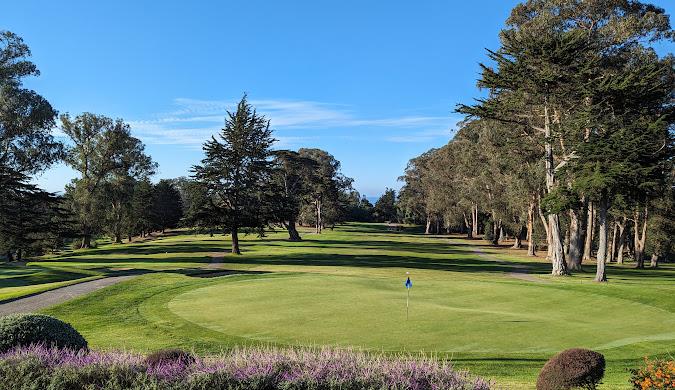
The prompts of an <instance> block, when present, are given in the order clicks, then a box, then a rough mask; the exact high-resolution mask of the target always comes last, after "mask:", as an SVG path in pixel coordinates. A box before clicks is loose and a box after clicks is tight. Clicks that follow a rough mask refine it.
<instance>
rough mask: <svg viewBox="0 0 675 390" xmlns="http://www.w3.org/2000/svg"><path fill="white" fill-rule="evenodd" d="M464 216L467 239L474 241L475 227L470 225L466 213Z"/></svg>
mask: <svg viewBox="0 0 675 390" xmlns="http://www.w3.org/2000/svg"><path fill="white" fill-rule="evenodd" d="M471 214H472V218H473V209H472V210H471ZM462 215H463V216H464V225H466V238H468V239H472V238H473V226H471V225H470V224H469V219H468V218H467V217H466V212H463V213H462Z"/></svg>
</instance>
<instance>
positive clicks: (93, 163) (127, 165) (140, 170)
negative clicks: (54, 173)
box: [61, 113, 156, 248]
mask: <svg viewBox="0 0 675 390" xmlns="http://www.w3.org/2000/svg"><path fill="white" fill-rule="evenodd" d="M61 124H62V126H61V128H62V130H63V132H64V133H65V134H66V135H67V136H68V137H69V138H70V140H71V142H72V146H70V147H69V148H68V151H67V155H66V163H67V164H68V165H70V166H71V167H72V168H73V169H75V170H76V171H78V172H79V173H80V177H79V178H77V179H74V180H73V182H72V183H71V185H70V186H69V192H70V195H71V196H70V197H71V199H72V204H73V207H74V210H73V211H74V212H75V213H76V215H77V219H78V221H79V223H80V231H81V233H80V234H81V236H82V243H81V245H80V247H82V248H88V247H89V246H90V245H91V237H92V235H93V233H94V231H95V230H94V229H95V227H96V226H97V224H98V223H99V222H100V219H99V216H98V215H97V213H96V211H97V210H95V206H96V204H97V203H98V204H99V205H100V204H101V202H102V203H103V204H107V203H108V202H107V201H106V200H105V199H103V198H104V195H105V194H102V193H101V190H102V188H103V187H104V184H106V183H108V184H110V183H109V181H110V180H111V178H115V177H117V178H118V179H119V183H120V184H121V183H123V182H126V181H125V180H126V179H121V178H132V179H137V178H143V177H145V176H148V175H151V174H152V173H154V169H155V167H156V165H155V163H154V162H153V161H152V159H151V158H150V157H149V156H147V155H146V154H145V150H144V145H143V143H142V142H141V141H140V140H139V139H137V138H134V137H132V136H131V132H130V127H129V125H128V124H126V123H124V122H123V121H122V120H121V119H118V120H116V121H113V120H112V119H110V118H107V117H105V116H101V115H95V114H91V113H84V114H81V115H79V116H77V117H76V118H74V119H71V117H70V116H69V115H68V114H65V115H62V116H61ZM126 199H128V197H127V198H126ZM120 210H121V209H120Z"/></svg>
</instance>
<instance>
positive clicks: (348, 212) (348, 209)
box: [341, 190, 374, 222]
mask: <svg viewBox="0 0 675 390" xmlns="http://www.w3.org/2000/svg"><path fill="white" fill-rule="evenodd" d="M341 198H344V200H343V201H342V203H344V205H345V220H347V221H353V222H372V221H373V213H374V210H373V204H372V203H370V201H369V200H368V198H366V196H365V195H364V196H361V194H359V192H358V191H356V190H354V191H345V192H343V193H342V196H341Z"/></svg>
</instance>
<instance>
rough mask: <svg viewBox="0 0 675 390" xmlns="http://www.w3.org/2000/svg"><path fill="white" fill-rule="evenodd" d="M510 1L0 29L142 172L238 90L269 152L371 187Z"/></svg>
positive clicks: (448, 101)
mask: <svg viewBox="0 0 675 390" xmlns="http://www.w3.org/2000/svg"><path fill="white" fill-rule="evenodd" d="M516 3H517V2H516V1H512V0H485V1H461V2H460V1H445V0H437V1H416V2H413V1H386V2H384V1H382V2H375V1H352V0H348V1H332V2H323V1H310V0H307V1H293V0H289V1H257V0H253V1H251V0H248V1H236V2H234V1H163V2H161V3H160V2H150V1H146V2H142V1H108V2H101V1H64V2H58V1H51V2H48V1H30V0H22V1H18V0H15V1H9V2H5V4H3V6H2V8H3V11H2V13H1V14H0V29H7V30H10V31H13V32H15V33H17V34H19V35H20V36H22V37H23V38H24V40H25V42H26V43H27V44H28V45H29V46H30V47H31V50H32V52H33V61H34V62H35V63H36V64H37V65H38V67H39V69H40V70H41V72H42V75H41V76H40V77H38V78H32V79H29V80H28V81H27V82H26V85H27V86H28V87H30V88H33V89H35V90H36V91H38V92H39V93H40V94H42V95H43V96H45V97H46V98H47V99H48V100H49V101H50V102H51V103H52V105H54V107H55V108H56V109H58V110H59V111H60V112H61V113H65V112H69V113H71V114H72V115H77V114H79V113H81V112H85V111H89V112H95V113H99V114H104V115H107V116H111V117H115V118H117V117H121V118H123V119H125V120H126V121H127V122H129V123H130V124H131V126H132V132H133V134H134V135H135V136H136V137H139V138H141V139H142V140H143V141H144V142H145V144H146V147H147V151H148V152H149V153H150V154H151V155H152V157H153V158H154V159H155V161H157V162H158V163H159V171H158V174H157V175H156V176H155V180H156V179H159V178H170V177H177V176H183V175H188V174H189V169H190V167H191V166H192V165H193V164H196V163H198V162H199V161H200V159H201V157H202V152H201V144H202V143H203V142H204V140H206V139H207V138H208V137H210V135H211V134H214V133H216V132H217V131H218V130H219V129H220V127H221V126H222V123H223V118H224V116H225V111H226V110H228V109H230V108H231V107H232V104H233V103H234V102H236V101H237V100H238V99H239V98H240V97H241V96H242V94H243V93H244V92H246V93H248V95H249V99H250V101H251V103H253V104H254V105H255V106H257V108H258V110H259V111H260V112H262V113H264V114H265V115H266V116H267V117H268V118H269V119H270V120H271V124H272V128H274V129H275V130H276V132H275V137H276V138H277V139H279V144H278V147H279V148H290V149H297V148H300V147H318V148H322V149H325V150H327V151H329V152H330V153H332V154H333V155H335V156H336V157H337V158H338V159H339V160H340V161H341V162H342V167H343V172H344V173H345V174H346V175H348V176H350V177H353V178H355V179H356V181H355V187H356V189H358V190H359V191H360V192H361V193H363V194H365V195H368V196H376V195H378V194H380V193H381V192H383V190H384V188H385V187H393V188H399V186H400V183H398V182H397V180H396V178H397V177H398V176H399V175H400V174H401V173H402V172H403V169H404V168H405V165H406V162H407V161H408V160H409V159H410V158H411V157H414V156H416V155H419V154H420V153H422V152H424V151H425V150H427V149H429V148H431V147H437V146H441V145H443V144H445V143H446V142H447V141H448V140H449V139H451V138H452V135H453V129H454V128H455V124H456V123H457V122H458V121H459V120H460V119H461V117H459V116H457V115H456V114H453V108H454V107H455V105H456V104H457V103H459V102H470V101H471V99H473V98H474V97H475V96H478V94H479V92H478V90H477V89H476V87H475V83H476V78H477V76H478V71H479V68H478V62H479V61H485V58H486V56H485V50H484V49H485V48H496V47H497V46H498V39H497V34H498V32H499V30H500V28H501V27H502V26H503V22H504V20H505V19H506V17H507V16H508V13H509V11H510V9H511V8H512V7H513V6H514V5H515V4H516ZM654 3H655V4H657V5H660V6H662V7H665V8H666V9H667V10H668V11H669V12H673V10H674V9H675V1H673V0H669V1H665V0H661V1H655V2H654ZM160 4H161V6H160ZM669 50H670V51H672V46H670V47H669ZM56 132H57V133H58V130H56ZM72 177H74V173H73V172H72V171H70V169H68V168H67V167H63V166H57V167H55V168H53V169H51V170H49V171H47V172H46V173H44V174H43V175H41V177H39V178H38V179H37V180H38V182H39V183H40V184H41V185H42V186H43V187H45V188H46V189H48V190H50V191H60V190H62V189H63V186H64V185H65V184H66V183H67V182H68V181H69V180H70V179H71V178H72Z"/></svg>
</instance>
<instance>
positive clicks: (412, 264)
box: [44, 224, 675, 389]
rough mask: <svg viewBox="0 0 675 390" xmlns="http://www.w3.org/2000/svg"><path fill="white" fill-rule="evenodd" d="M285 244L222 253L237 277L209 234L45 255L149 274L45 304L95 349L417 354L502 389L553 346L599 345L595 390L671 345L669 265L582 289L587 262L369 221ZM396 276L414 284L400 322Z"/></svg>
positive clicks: (616, 275)
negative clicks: (214, 269) (577, 267)
mask: <svg viewBox="0 0 675 390" xmlns="http://www.w3.org/2000/svg"><path fill="white" fill-rule="evenodd" d="M284 238H285V236H284V235H283V234H281V233H276V234H271V235H270V236H269V237H267V238H265V239H264V240H260V239H257V238H256V237H253V236H249V237H246V238H245V239H244V240H243V242H242V244H243V247H242V249H243V251H244V255H243V256H240V257H234V256H231V255H226V256H225V264H224V265H223V267H224V268H225V269H228V270H237V271H239V272H241V273H242V274H240V275H226V276H214V275H213V274H205V273H203V271H202V273H199V272H200V271H199V270H200V269H202V268H203V267H205V266H206V265H207V264H208V263H209V262H210V261H211V258H212V255H213V253H214V252H217V251H222V250H223V249H224V248H226V247H227V241H226V240H224V238H223V237H213V238H210V237H208V236H190V235H176V236H172V237H165V238H162V239H160V240H157V241H154V242H148V243H139V244H132V245H129V246H116V247H115V246H110V247H102V248H99V249H96V250H92V251H84V252H78V253H76V254H75V255H73V256H61V257H58V258H50V259H48V261H47V262H45V263H44V265H46V266H53V267H59V268H60V269H67V268H68V267H72V268H73V269H78V270H81V269H86V270H90V271H92V270H93V271H96V272H111V270H113V269H124V268H136V269H141V270H147V271H164V272H153V273H149V274H147V275H143V276H140V277H138V278H136V279H134V280H132V281H129V282H126V283H121V284H119V285H116V286H113V287H110V288H107V289H104V290H101V291H98V292H96V293H93V294H90V295H88V296H85V297H83V298H80V299H77V300H74V301H71V302H69V303H66V304H63V305H60V306H57V307H54V308H51V309H48V310H47V313H49V314H53V315H56V316H57V317H59V318H62V319H64V320H66V321H68V322H71V323H72V324H73V325H74V326H75V327H76V328H77V329H78V330H80V331H81V332H82V333H83V334H84V335H85V336H86V337H87V339H88V340H89V341H90V344H91V345H92V346H94V347H97V348H125V349H134V350H153V349H158V348H162V347H169V346H178V347H183V348H194V349H196V350H198V351H219V350H221V349H223V348H229V347H232V346H235V345H242V344H265V343H274V344H281V345H317V344H321V345H324V344H329V345H339V346H352V347H357V348H363V349H366V350H372V351H384V352H385V353H389V352H392V353H397V352H401V351H411V352H417V351H425V352H428V353H434V354H436V355H437V356H438V357H439V358H452V359H453V360H454V361H455V362H456V364H457V365H458V366H460V367H466V368H469V369H471V370H472V371H473V372H474V373H476V374H479V375H483V376H487V377H492V378H495V379H496V380H497V381H498V382H499V383H502V384H506V385H508V386H509V388H511V387H514V388H517V387H523V388H529V387H532V384H533V383H534V380H535V378H536V375H537V372H538V370H539V369H540V367H541V366H542V365H543V363H544V361H545V360H546V359H547V358H548V357H550V356H551V355H552V354H554V353H555V352H557V351H559V350H561V349H564V348H568V347H575V346H581V347H589V348H593V349H596V350H599V351H601V352H602V353H604V354H605V356H606V357H607V359H608V372H607V375H606V378H605V388H608V389H616V388H628V382H627V380H628V376H629V375H628V372H627V371H626V369H627V368H628V367H631V366H634V365H635V364H637V363H639V362H640V360H641V358H642V357H643V356H646V355H649V356H655V355H661V356H663V355H668V354H672V352H673V351H674V350H675V301H674V300H673V299H672V295H673V291H675V288H674V287H673V286H674V285H675V284H674V283H673V282H674V281H675V269H674V268H673V267H672V266H665V267H663V268H661V269H659V270H645V271H638V270H634V269H630V268H628V267H619V266H610V267H609V277H610V283H607V284H596V283H593V282H592V274H591V273H590V272H589V273H579V274H576V275H574V276H572V277H569V278H552V277H550V276H548V275H547V273H548V272H549V269H550V265H549V264H547V263H545V262H544V261H542V259H541V258H537V259H532V258H527V257H523V256H522V254H523V253H522V251H513V250H507V249H494V248H491V247H489V246H486V245H484V243H482V242H481V241H478V240H476V241H467V240H463V239H460V238H453V239H449V238H448V237H432V236H423V235H419V234H413V233H411V232H402V233H394V232H388V231H386V229H385V228H384V227H383V226H379V225H359V224H350V225H347V226H344V227H341V228H338V229H336V230H335V231H326V233H325V234H322V235H320V236H318V235H310V234H306V235H305V240H304V241H303V242H300V243H291V242H287V241H286V240H285V239H284ZM587 267H588V268H589V270H591V269H592V266H590V265H589V266H587ZM106 270H107V271H106ZM406 271H410V272H411V276H412V279H413V282H414V287H413V289H412V291H411V309H410V319H409V320H406V317H405V289H404V287H403V281H404V280H405V272H406ZM216 275H217V274H216ZM207 276H211V277H207Z"/></svg>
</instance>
